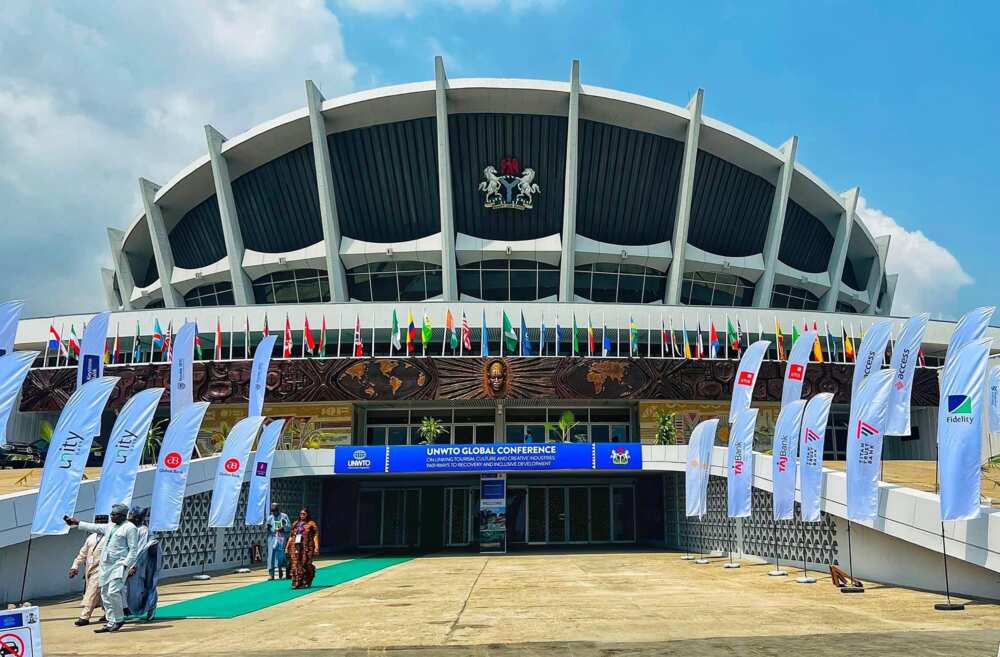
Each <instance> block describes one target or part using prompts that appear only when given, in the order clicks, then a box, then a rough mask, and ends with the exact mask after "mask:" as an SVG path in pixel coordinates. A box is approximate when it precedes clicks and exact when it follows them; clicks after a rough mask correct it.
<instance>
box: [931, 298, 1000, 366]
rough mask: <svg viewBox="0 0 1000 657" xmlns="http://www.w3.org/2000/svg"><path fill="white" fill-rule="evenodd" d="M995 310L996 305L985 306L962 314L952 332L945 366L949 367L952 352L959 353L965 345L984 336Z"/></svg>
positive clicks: (945, 355) (945, 356)
mask: <svg viewBox="0 0 1000 657" xmlns="http://www.w3.org/2000/svg"><path fill="white" fill-rule="evenodd" d="M995 310H996V306H983V307H981V308H974V309H972V310H970V311H969V312H967V313H965V314H964V315H962V319H960V320H958V323H957V324H955V330H954V331H953V332H952V334H951V339H949V340H948V350H947V351H946V352H945V354H944V366H945V367H948V359H949V357H951V355H952V354H954V353H958V350H959V349H961V348H962V347H964V346H965V345H967V344H969V343H970V342H975V341H976V340H978V339H979V338H981V337H983V333H984V332H985V331H986V327H987V326H989V325H990V319H992V318H993V311H995Z"/></svg>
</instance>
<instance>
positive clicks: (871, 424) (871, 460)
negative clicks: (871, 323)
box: [847, 336, 896, 521]
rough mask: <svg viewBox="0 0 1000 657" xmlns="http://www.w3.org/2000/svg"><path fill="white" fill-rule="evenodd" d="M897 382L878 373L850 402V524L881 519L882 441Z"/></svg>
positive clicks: (893, 375) (892, 375)
mask: <svg viewBox="0 0 1000 657" xmlns="http://www.w3.org/2000/svg"><path fill="white" fill-rule="evenodd" d="M865 339H866V340H867V339H868V338H867V336H866V337H865ZM895 378H896V373H895V372H894V371H893V370H888V369H886V370H878V371H877V372H875V373H873V374H872V375H871V376H869V377H868V378H866V379H864V381H862V382H861V385H860V386H859V388H858V392H857V394H855V395H854V397H853V398H852V399H851V413H850V416H849V418H850V419H849V420H848V421H847V519H848V520H854V521H867V520H874V519H875V517H876V516H877V515H878V475H879V468H880V467H881V465H882V439H883V436H884V435H885V423H886V420H887V419H888V415H889V391H890V390H891V389H892V382H893V380H895Z"/></svg>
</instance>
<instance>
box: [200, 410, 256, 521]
mask: <svg viewBox="0 0 1000 657" xmlns="http://www.w3.org/2000/svg"><path fill="white" fill-rule="evenodd" d="M262 424H264V417H262V416H260V415H256V416H252V417H248V418H244V419H242V420H240V421H239V422H237V423H236V426H234V427H233V429H232V431H230V432H229V435H228V436H227V437H226V442H225V444H224V445H223V446H222V453H221V454H219V464H218V466H217V467H216V469H215V485H214V487H213V488H212V506H211V508H210V509H209V511H208V526H209V527H232V526H233V521H234V520H235V518H236V504H237V502H239V499H240V490H241V489H242V488H243V473H244V472H245V471H246V468H247V459H249V458H250V449H251V448H252V447H253V441H254V439H256V438H257V434H258V433H260V427H261V425H262Z"/></svg>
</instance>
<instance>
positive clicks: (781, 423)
mask: <svg viewBox="0 0 1000 657" xmlns="http://www.w3.org/2000/svg"><path fill="white" fill-rule="evenodd" d="M802 343H805V344H806V345H807V346H808V347H809V349H810V350H811V349H812V341H811V340H809V336H808V335H805V334H803V339H802V340H799V344H802ZM792 351H795V347H794V346H793V347H792ZM807 357H808V356H807ZM805 408H806V400H805V399H796V400H795V401H792V402H789V403H788V404H787V405H785V406H782V407H781V411H779V412H778V420H777V421H776V422H775V423H774V443H773V445H772V449H771V482H772V486H773V491H772V494H771V499H772V500H773V502H774V519H775V520H792V519H793V518H794V517H795V461H796V458H797V457H798V451H799V429H800V428H801V427H802V413H803V411H805Z"/></svg>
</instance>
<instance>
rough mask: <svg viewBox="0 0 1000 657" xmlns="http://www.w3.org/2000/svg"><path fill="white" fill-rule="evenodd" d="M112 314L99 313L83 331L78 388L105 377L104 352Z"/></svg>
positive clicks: (77, 377) (77, 368) (78, 369)
mask: <svg viewBox="0 0 1000 657" xmlns="http://www.w3.org/2000/svg"><path fill="white" fill-rule="evenodd" d="M110 317H111V313H109V312H104V313H97V314H96V315H94V316H93V317H92V318H91V319H90V321H89V322H87V328H85V329H84V330H83V340H82V341H81V342H80V361H79V363H78V364H77V366H76V386H77V387H78V388H79V387H80V386H82V385H83V384H84V383H86V382H87V381H92V380H94V379H99V378H101V377H102V376H104V350H105V348H106V347H107V342H108V318H110Z"/></svg>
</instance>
